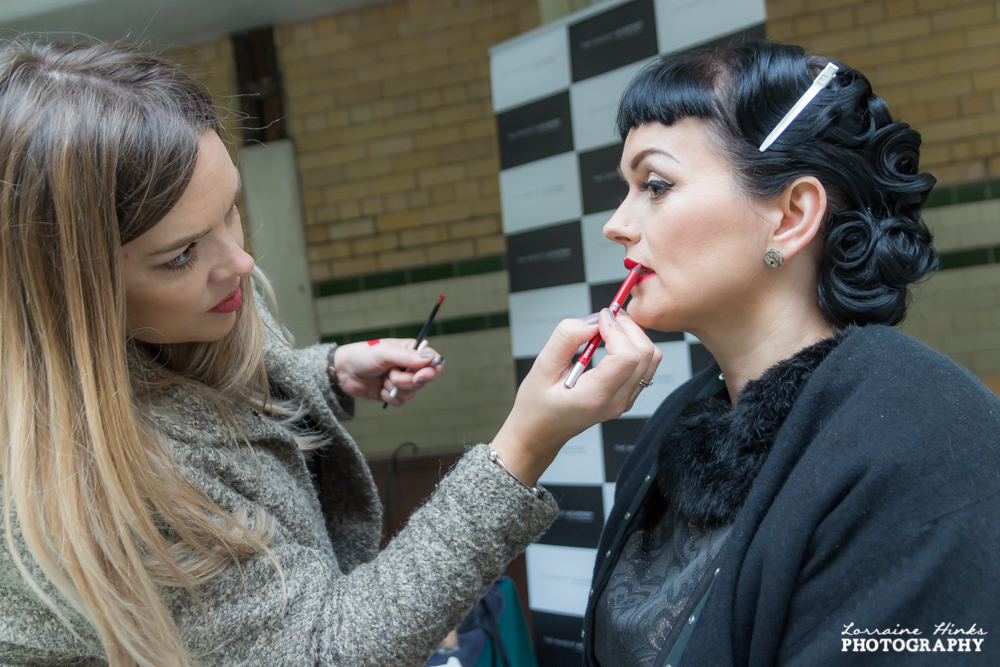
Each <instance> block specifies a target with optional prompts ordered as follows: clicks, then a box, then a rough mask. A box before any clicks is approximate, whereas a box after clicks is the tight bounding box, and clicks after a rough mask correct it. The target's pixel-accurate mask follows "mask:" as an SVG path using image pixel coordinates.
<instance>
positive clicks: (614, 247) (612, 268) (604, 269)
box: [580, 211, 628, 285]
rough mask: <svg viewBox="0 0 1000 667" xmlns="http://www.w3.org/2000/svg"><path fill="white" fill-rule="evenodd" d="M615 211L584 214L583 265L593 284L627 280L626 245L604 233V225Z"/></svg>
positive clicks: (588, 280)
mask: <svg viewBox="0 0 1000 667" xmlns="http://www.w3.org/2000/svg"><path fill="white" fill-rule="evenodd" d="M614 213H615V212H614V211H603V212H601V213H591V214H590V215H585V216H583V219H582V220H581V222H580V233H581V236H582V237H583V267H584V271H585V275H586V276H587V282H588V283H589V284H591V285H599V284H601V283H610V282H613V281H615V280H625V276H626V275H628V273H627V272H626V271H625V264H624V261H625V246H623V245H622V244H621V243H615V242H614V241H612V240H611V239H609V238H608V237H606V236H605V235H604V225H605V223H607V221H608V220H610V219H611V216H612V215H614Z"/></svg>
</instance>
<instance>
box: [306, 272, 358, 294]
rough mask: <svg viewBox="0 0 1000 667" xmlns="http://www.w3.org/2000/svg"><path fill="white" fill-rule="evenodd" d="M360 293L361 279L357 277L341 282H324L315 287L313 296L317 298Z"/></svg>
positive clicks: (341, 279)
mask: <svg viewBox="0 0 1000 667" xmlns="http://www.w3.org/2000/svg"><path fill="white" fill-rule="evenodd" d="M360 291H361V279H360V278H358V277H356V276H355V277H354V278H340V279H339V280H324V281H323V282H321V283H315V284H314V285H313V296H314V297H316V298H320V297H324V296H334V295H336V294H348V293H350V292H360Z"/></svg>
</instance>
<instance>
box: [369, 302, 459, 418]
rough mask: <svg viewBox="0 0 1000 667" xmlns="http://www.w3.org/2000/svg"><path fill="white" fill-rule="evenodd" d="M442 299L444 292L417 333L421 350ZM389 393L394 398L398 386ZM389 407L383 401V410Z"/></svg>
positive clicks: (414, 347) (414, 346)
mask: <svg viewBox="0 0 1000 667" xmlns="http://www.w3.org/2000/svg"><path fill="white" fill-rule="evenodd" d="M442 301H444V294H441V295H440V296H438V299H437V303H435V304H434V308H433V310H431V314H430V316H429V317H428V318H427V321H426V322H424V326H423V327H421V329H420V333H419V334H417V342H416V343H414V345H413V349H415V350H419V349H420V346H421V345H423V344H424V338H426V337H427V333H428V332H429V331H430V330H431V325H432V324H434V317H435V316H436V315H437V312H438V308H440V307H441V302H442ZM389 395H390V396H392V397H393V398H395V397H396V388H395V387H393V388H392V392H390V394H389ZM387 407H389V404H388V403H382V409H383V410H385V409H386V408H387Z"/></svg>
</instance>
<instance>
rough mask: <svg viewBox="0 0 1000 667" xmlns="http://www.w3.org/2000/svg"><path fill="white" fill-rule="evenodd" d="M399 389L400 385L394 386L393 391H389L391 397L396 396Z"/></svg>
mask: <svg viewBox="0 0 1000 667" xmlns="http://www.w3.org/2000/svg"><path fill="white" fill-rule="evenodd" d="M398 391H399V388H398V387H393V388H392V391H390V392H389V398H396V392H398Z"/></svg>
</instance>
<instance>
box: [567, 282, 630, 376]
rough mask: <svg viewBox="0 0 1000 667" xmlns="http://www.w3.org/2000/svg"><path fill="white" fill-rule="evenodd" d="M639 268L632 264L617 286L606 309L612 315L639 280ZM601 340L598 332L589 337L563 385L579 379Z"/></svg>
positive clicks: (616, 311)
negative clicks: (612, 299) (612, 298)
mask: <svg viewBox="0 0 1000 667" xmlns="http://www.w3.org/2000/svg"><path fill="white" fill-rule="evenodd" d="M641 270H642V265H641V264H637V265H635V266H633V267H632V270H631V271H629V272H628V277H627V278H625V282H623V283H622V286H621V287H619V288H618V293H617V294H615V299H614V301H612V302H611V305H610V306H608V310H610V311H611V312H612V313H613V314H614V315H617V314H618V311H619V310H621V309H622V304H623V303H625V299H627V298H628V293H629V292H631V291H632V288H633V287H635V284H636V283H637V282H638V281H639V272H640V271H641ZM601 340H602V338H601V334H600V333H597V334H595V335H594V337H593V338H591V339H590V342H589V343H587V347H585V348H583V354H581V355H580V358H579V359H577V361H576V363H575V364H573V370H571V371H570V372H569V375H568V376H567V377H566V380H565V381H564V382H563V385H565V386H566V387H568V388H570V389H572V388H573V386H574V385H575V384H576V381H577V380H579V379H580V376H581V375H583V371H584V370H586V368H587V364H589V363H590V358H591V357H593V356H594V350H596V349H597V346H598V345H600V344H601Z"/></svg>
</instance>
